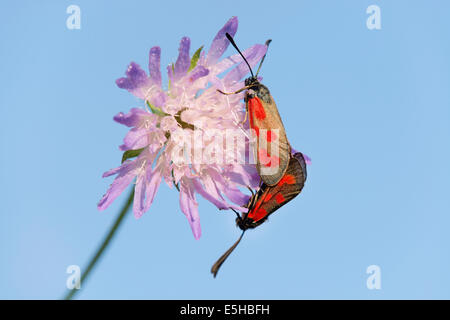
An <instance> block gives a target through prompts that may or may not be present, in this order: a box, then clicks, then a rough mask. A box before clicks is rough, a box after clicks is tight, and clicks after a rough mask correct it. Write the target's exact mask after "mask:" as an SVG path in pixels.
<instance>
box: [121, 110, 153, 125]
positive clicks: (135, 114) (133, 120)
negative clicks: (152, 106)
mask: <svg viewBox="0 0 450 320" xmlns="http://www.w3.org/2000/svg"><path fill="white" fill-rule="evenodd" d="M144 115H145V116H147V115H149V113H148V112H147V111H145V110H142V109H138V108H133V109H131V110H130V112H128V113H127V114H124V113H123V112H119V113H118V114H116V115H115V116H114V121H116V122H118V123H120V124H124V125H126V126H127V127H135V126H137V125H138V124H139V122H140V120H141V119H142V116H144Z"/></svg>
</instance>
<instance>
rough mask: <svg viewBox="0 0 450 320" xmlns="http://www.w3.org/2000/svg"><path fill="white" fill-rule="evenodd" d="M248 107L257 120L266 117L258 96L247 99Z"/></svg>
mask: <svg viewBox="0 0 450 320" xmlns="http://www.w3.org/2000/svg"><path fill="white" fill-rule="evenodd" d="M248 108H249V110H250V112H251V113H253V114H254V115H255V117H256V119H258V120H263V119H265V118H266V111H265V110H264V106H263V105H262V103H261V100H259V98H257V97H255V98H251V99H250V100H248Z"/></svg>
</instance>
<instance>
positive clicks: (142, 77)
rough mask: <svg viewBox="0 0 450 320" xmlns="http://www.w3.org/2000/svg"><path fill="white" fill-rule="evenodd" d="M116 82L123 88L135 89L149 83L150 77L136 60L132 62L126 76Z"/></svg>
mask: <svg viewBox="0 0 450 320" xmlns="http://www.w3.org/2000/svg"><path fill="white" fill-rule="evenodd" d="M116 84H117V86H118V87H119V88H121V89H127V90H128V91H133V90H134V89H137V88H140V87H143V86H145V85H147V84H148V77H147V74H146V73H145V71H144V70H142V68H141V67H140V66H139V65H138V64H137V63H135V62H131V63H130V65H129V66H128V69H127V71H126V78H119V79H117V80H116Z"/></svg>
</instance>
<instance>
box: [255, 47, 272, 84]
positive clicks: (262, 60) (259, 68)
mask: <svg viewBox="0 0 450 320" xmlns="http://www.w3.org/2000/svg"><path fill="white" fill-rule="evenodd" d="M271 42H272V39H269V40H267V41H266V47H267V50H269V44H270V43H271ZM266 55H267V51H266V53H265V54H264V57H263V58H262V59H261V62H260V63H259V67H258V70H257V71H256V76H255V77H257V76H258V73H259V70H261V66H262V64H263V62H264V59H265V58H266Z"/></svg>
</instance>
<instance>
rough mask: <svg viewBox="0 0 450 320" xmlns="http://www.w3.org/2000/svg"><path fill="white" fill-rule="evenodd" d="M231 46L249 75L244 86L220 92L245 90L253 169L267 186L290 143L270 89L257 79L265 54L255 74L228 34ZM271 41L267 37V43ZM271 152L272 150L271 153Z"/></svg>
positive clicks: (280, 170)
mask: <svg viewBox="0 0 450 320" xmlns="http://www.w3.org/2000/svg"><path fill="white" fill-rule="evenodd" d="M226 36H227V38H228V40H229V41H230V43H231V44H232V45H233V47H234V48H235V49H236V50H237V51H238V52H239V54H240V55H241V56H242V58H243V59H244V61H245V63H246V64H247V66H248V68H249V69H250V73H251V76H250V77H249V78H247V79H246V80H245V86H244V87H243V88H241V89H239V90H237V91H236V92H231V93H225V92H223V91H220V90H218V91H219V92H221V93H222V94H235V93H239V92H242V91H244V90H246V93H245V98H244V100H245V106H246V117H245V119H244V122H245V121H246V119H247V114H248V117H249V124H250V129H252V130H253V132H254V133H255V135H256V138H257V139H256V150H254V151H255V154H256V169H257V170H258V174H259V175H260V177H261V180H262V182H263V183H265V184H266V185H268V186H274V185H276V184H277V183H278V182H279V181H280V179H281V178H282V177H283V175H284V174H285V172H286V170H287V168H288V165H289V159H290V155H291V146H290V144H289V142H288V140H287V137H286V130H285V129H284V126H283V122H282V121H281V117H280V114H279V113H278V109H277V106H276V104H275V101H274V99H273V97H272V95H271V94H270V91H269V89H268V88H267V87H266V86H265V85H263V84H262V83H261V82H259V80H258V73H259V70H260V69H261V66H262V63H263V62H264V59H265V57H266V55H264V57H263V58H262V60H261V63H260V65H259V67H258V71H257V72H256V74H253V71H252V68H251V66H250V64H249V63H248V61H247V59H245V57H244V55H243V54H242V53H241V51H240V50H239V48H238V47H237V45H236V43H235V42H234V40H233V38H232V37H231V35H230V34H228V33H227V34H226ZM270 42H271V40H267V42H266V45H267V46H268V45H269V44H270ZM273 151H274V152H273Z"/></svg>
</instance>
